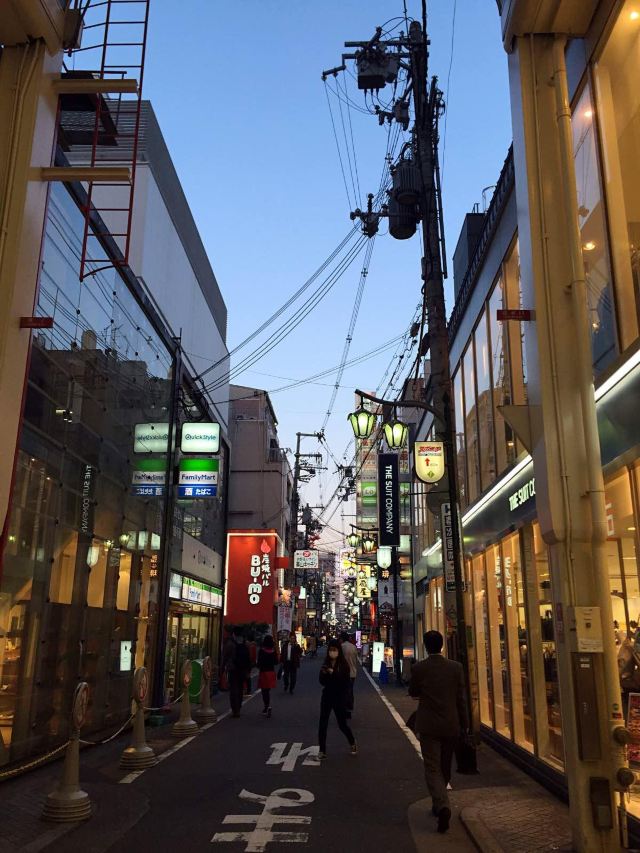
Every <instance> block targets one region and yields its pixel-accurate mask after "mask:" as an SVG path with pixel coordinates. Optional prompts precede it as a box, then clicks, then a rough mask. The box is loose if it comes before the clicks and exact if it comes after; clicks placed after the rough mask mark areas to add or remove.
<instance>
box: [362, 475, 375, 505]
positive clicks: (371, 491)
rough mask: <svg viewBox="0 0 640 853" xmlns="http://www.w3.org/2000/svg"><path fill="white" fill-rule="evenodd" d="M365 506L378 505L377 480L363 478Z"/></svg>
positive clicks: (363, 500)
mask: <svg viewBox="0 0 640 853" xmlns="http://www.w3.org/2000/svg"><path fill="white" fill-rule="evenodd" d="M360 489H361V495H362V505H363V506H376V505H377V503H378V484H377V483H376V482H375V480H363V481H362V485H361V486H360Z"/></svg>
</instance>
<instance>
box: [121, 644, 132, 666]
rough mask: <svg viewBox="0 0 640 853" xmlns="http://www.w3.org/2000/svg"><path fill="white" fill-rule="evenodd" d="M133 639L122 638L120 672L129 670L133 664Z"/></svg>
mask: <svg viewBox="0 0 640 853" xmlns="http://www.w3.org/2000/svg"><path fill="white" fill-rule="evenodd" d="M132 659H133V658H132V654H131V640H120V672H129V671H130V670H131V664H132Z"/></svg>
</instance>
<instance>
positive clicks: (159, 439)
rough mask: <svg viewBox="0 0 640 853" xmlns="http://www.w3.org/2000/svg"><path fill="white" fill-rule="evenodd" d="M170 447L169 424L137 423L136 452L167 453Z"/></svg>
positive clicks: (134, 443) (134, 441)
mask: <svg viewBox="0 0 640 853" xmlns="http://www.w3.org/2000/svg"><path fill="white" fill-rule="evenodd" d="M168 449H169V424H163V423H153V424H136V425H135V426H134V428H133V452H134V453H166V452H167V450H168Z"/></svg>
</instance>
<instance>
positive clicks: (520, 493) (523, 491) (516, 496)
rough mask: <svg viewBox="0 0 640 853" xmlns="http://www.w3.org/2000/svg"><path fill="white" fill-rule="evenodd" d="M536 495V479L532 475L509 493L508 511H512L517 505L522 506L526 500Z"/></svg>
mask: <svg viewBox="0 0 640 853" xmlns="http://www.w3.org/2000/svg"><path fill="white" fill-rule="evenodd" d="M535 496H536V479H535V477H532V478H531V479H530V480H527V482H526V483H525V484H524V485H523V486H521V487H520V488H519V489H516V491H515V492H514V493H513V494H511V495H509V512H513V511H514V510H516V509H517V508H518V507H519V506H522V505H523V504H525V503H526V502H527V501H530V500H531V499H532V498H534V497H535Z"/></svg>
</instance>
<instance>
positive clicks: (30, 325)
mask: <svg viewBox="0 0 640 853" xmlns="http://www.w3.org/2000/svg"><path fill="white" fill-rule="evenodd" d="M20 328H21V329H52V328H53V317H20Z"/></svg>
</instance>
